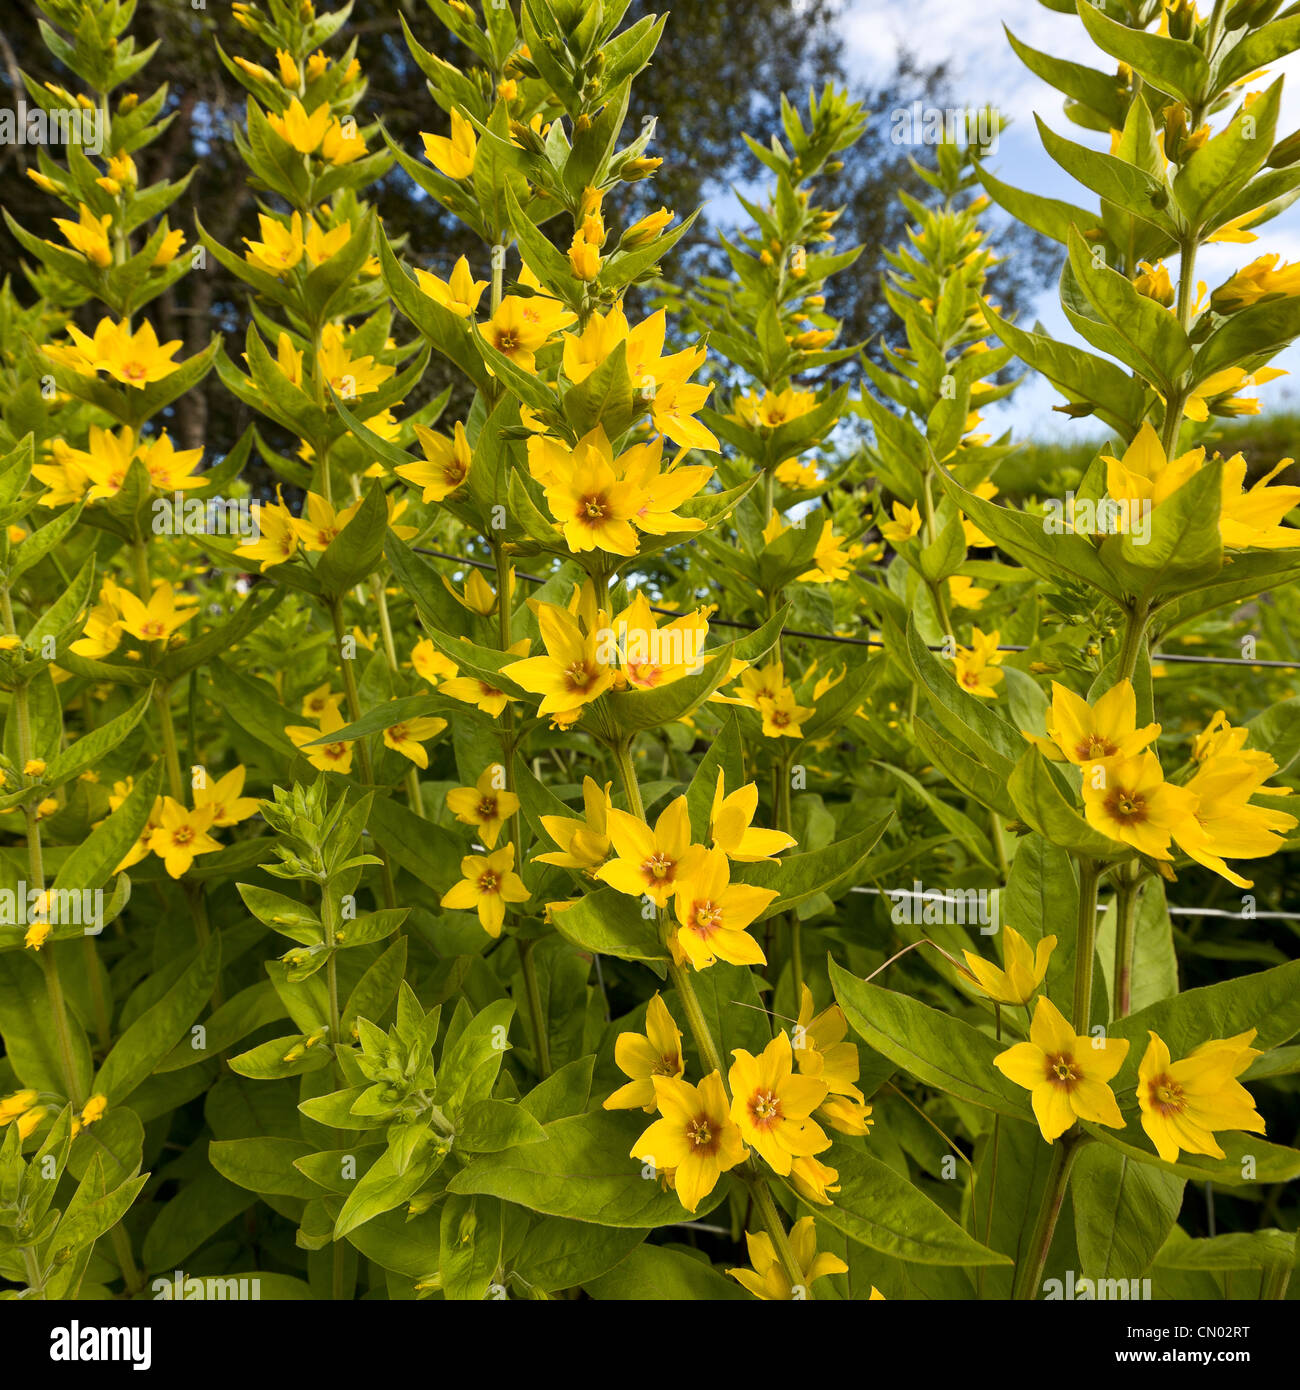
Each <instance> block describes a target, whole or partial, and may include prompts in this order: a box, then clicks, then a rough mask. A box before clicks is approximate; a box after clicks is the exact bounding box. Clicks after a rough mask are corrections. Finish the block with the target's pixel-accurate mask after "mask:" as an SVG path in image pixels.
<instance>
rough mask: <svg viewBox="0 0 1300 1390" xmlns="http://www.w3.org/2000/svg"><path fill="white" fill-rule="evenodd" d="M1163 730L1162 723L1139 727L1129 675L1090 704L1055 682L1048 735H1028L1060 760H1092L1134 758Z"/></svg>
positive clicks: (1088, 761) (1053, 684)
mask: <svg viewBox="0 0 1300 1390" xmlns="http://www.w3.org/2000/svg"><path fill="white" fill-rule="evenodd" d="M1159 733H1160V725H1159V724H1147V725H1144V726H1143V727H1142V728H1141V729H1139V728H1138V727H1137V696H1136V695H1135V694H1134V692H1133V682H1132V681H1130V680H1129V679H1128V678H1127V677H1125V679H1124V680H1121V681H1119V682H1117V683H1116V684H1115V685H1113V686H1111V688H1110V689H1109V690H1108V691H1107V692H1106V693H1105V694H1104V695H1103V696H1102V697H1101V698H1100V699H1099V700H1098V701H1097V703H1096V704H1095V705H1089V704H1088V702H1087V701H1086V700H1083V699H1080V697H1079V696H1078V695H1076V694H1075V693H1074V691H1072V690H1070V689H1068V688H1067V687H1065V686H1063V685H1061V684H1060V683H1059V682H1058V681H1053V682H1052V712H1051V715H1050V716H1049V718H1048V724H1047V737H1046V738H1039V737H1037V735H1035V734H1025V737H1026V738H1027V739H1028V740H1029V741H1030V743H1032V744H1033V745H1034V746H1035V747H1036V748H1037V749H1039V751H1040V752H1042V753H1044V754H1046V755H1047V757H1049V758H1053V759H1055V760H1057V761H1058V762H1059V761H1060V760H1061V759H1062V758H1064V759H1065V761H1066V762H1071V763H1077V764H1079V765H1080V766H1082V765H1083V764H1085V763H1087V764H1092V763H1095V762H1097V761H1098V760H1099V759H1102V758H1116V757H1118V758H1132V757H1135V756H1136V755H1137V754H1138V753H1140V752H1141V751H1142V750H1143V749H1144V748H1145V747H1146V746H1147V744H1149V743H1150V742H1151V741H1152V739H1154V738H1156V737H1157V736H1158V735H1159Z"/></svg>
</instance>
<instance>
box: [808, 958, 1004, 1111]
mask: <svg viewBox="0 0 1300 1390" xmlns="http://www.w3.org/2000/svg"><path fill="white" fill-rule="evenodd" d="M830 975H831V988H832V989H833V990H834V991H835V998H836V999H837V1000H838V1001H839V1003H840V1007H841V1008H842V1009H843V1010H844V1015H845V1017H846V1018H847V1019H848V1021H849V1023H850V1024H851V1025H852V1027H853V1030H854V1031H855V1032H856V1033H857V1034H858V1036H859V1037H861V1038H862V1039H863V1040H864V1041H865V1042H866V1043H868V1044H869V1045H870V1046H871V1047H872V1048H874V1049H875V1050H876V1051H877V1052H880V1053H883V1054H884V1056H886V1057H888V1058H889V1060H890V1061H891V1062H895V1063H897V1064H898V1066H900V1067H902V1068H903V1070H904V1071H906V1072H908V1073H909V1074H910V1075H912V1076H914V1077H916V1079H917V1080H918V1081H924V1082H925V1083H926V1085H928V1086H937V1087H938V1088H939V1089H940V1090H941V1091H946V1092H947V1093H948V1094H949V1095H951V1096H956V1097H957V1099H958V1100H966V1101H970V1102H971V1104H973V1105H979V1106H983V1107H984V1108H985V1109H986V1110H995V1111H997V1112H998V1113H999V1114H1001V1115H1010V1116H1012V1117H1013V1118H1014V1119H1023V1118H1024V1117H1025V1115H1026V1114H1027V1113H1028V1110H1029V1092H1028V1091H1026V1090H1024V1089H1023V1088H1021V1087H1019V1086H1016V1085H1014V1084H1013V1083H1012V1082H1010V1081H1008V1080H1007V1079H1006V1077H1004V1076H1003V1075H1002V1073H1001V1072H1000V1071H998V1069H997V1068H996V1067H995V1066H994V1065H993V1059H994V1057H996V1056H997V1055H998V1053H1000V1052H1005V1051H1006V1047H1005V1045H1003V1044H1001V1043H998V1042H996V1041H995V1040H994V1039H993V1038H992V1037H990V1036H989V1035H988V1034H987V1033H981V1032H980V1031H979V1029H977V1028H972V1027H971V1026H970V1025H969V1024H968V1023H962V1022H961V1021H960V1020H959V1019H956V1018H953V1017H951V1016H950V1015H948V1014H944V1013H940V1012H939V1011H938V1010H937V1009H932V1008H930V1007H929V1006H928V1005H925V1004H922V1003H921V1002H920V1001H919V1000H916V999H912V998H910V997H909V996H908V995H906V994H899V993H897V992H896V991H894V990H891V989H882V988H881V987H880V986H879V985H872V984H868V983H867V982H866V981H865V980H859V979H858V978H857V977H856V976H855V975H850V974H849V972H848V971H847V970H844V969H843V968H842V967H840V966H839V965H837V964H836V963H835V961H834V960H832V961H831V962H830Z"/></svg>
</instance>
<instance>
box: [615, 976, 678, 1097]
mask: <svg viewBox="0 0 1300 1390" xmlns="http://www.w3.org/2000/svg"><path fill="white" fill-rule="evenodd" d="M614 1061H615V1062H616V1063H617V1064H618V1067H619V1070H620V1071H622V1072H623V1073H624V1074H625V1075H627V1076H630V1077H631V1078H632V1079H631V1081H629V1082H628V1083H627V1085H625V1086H620V1087H619V1088H618V1090H617V1091H615V1092H614V1093H613V1094H612V1095H610V1096H608V1097H607V1098H606V1100H605V1103H604V1108H605V1109H606V1110H635V1109H636V1108H637V1106H640V1107H641V1109H642V1110H644V1111H645V1112H646V1114H647V1115H652V1114H653V1113H654V1111H655V1106H656V1103H657V1102H656V1100H655V1087H654V1078H655V1077H656V1076H668V1077H677V1078H680V1077H682V1076H684V1075H685V1072H686V1063H685V1061H684V1060H683V1058H682V1030H681V1029H680V1028H679V1027H678V1026H677V1024H676V1023H674V1022H673V1016H672V1014H670V1013H669V1012H668V1005H667V1004H665V1003H664V1001H663V999H662V998H661V997H660V996H659V994H658V992H657V991H656V993H655V994H654V996H653V998H652V999H651V1000H650V1003H649V1004H648V1005H647V1006H646V1014H645V1036H644V1037H643V1036H642V1035H641V1034H640V1033H620V1034H619V1035H618V1040H617V1041H616V1042H615V1044H614Z"/></svg>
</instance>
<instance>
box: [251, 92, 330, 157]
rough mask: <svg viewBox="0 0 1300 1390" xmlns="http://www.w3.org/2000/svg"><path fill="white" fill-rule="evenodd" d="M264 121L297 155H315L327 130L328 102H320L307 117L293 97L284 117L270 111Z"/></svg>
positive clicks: (328, 120)
mask: <svg viewBox="0 0 1300 1390" xmlns="http://www.w3.org/2000/svg"><path fill="white" fill-rule="evenodd" d="M266 120H267V124H268V125H269V126H270V127H271V129H272V130H273V131H275V133H276V134H277V135H278V136H279V137H280V138H281V139H282V140H285V141H287V142H288V143H289V144H290V145H292V146H293V147H294V149H295V150H297V151H298V153H299V154H315V152H316V151H317V150H318V149H319V148H320V142H321V141H322V140H323V139H324V138H325V131H326V130H327V129H328V128H329V123H330V107H329V102H327V101H325V102H322V103H321V104H320V105H319V106H318V107H317V108H316V109H315V110H314V111H313V112H312V113H311V115H310V116H309V115H308V114H307V112H306V110H305V109H304V107H303V104H302V102H300V101H299V100H298V98H297V97H294V99H293V100H292V101H291V102H290V103H289V109H288V110H287V111H286V112H285V113H284V115H282V116H281V115H277V114H276V113H275V112H273V111H272V112H270V113H268V115H267V118H266Z"/></svg>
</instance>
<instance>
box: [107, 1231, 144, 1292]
mask: <svg viewBox="0 0 1300 1390" xmlns="http://www.w3.org/2000/svg"><path fill="white" fill-rule="evenodd" d="M109 1239H110V1240H112V1242H113V1254H114V1255H116V1256H117V1267H118V1268H119V1269H120V1270H121V1271H122V1279H123V1281H124V1282H125V1284H126V1291H127V1293H129V1294H136V1293H139V1292H140V1290H141V1289H142V1288H143V1287H144V1276H143V1275H142V1274H141V1273H140V1270H139V1268H138V1266H137V1265H136V1262H135V1256H134V1255H133V1254H132V1253H131V1237H130V1236H129V1235H128V1234H127V1232H126V1227H125V1226H123V1225H122V1223H121V1222H120V1221H119V1222H118V1223H117V1225H116V1226H114V1227H113V1229H112V1230H111V1231H110V1232H109Z"/></svg>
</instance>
